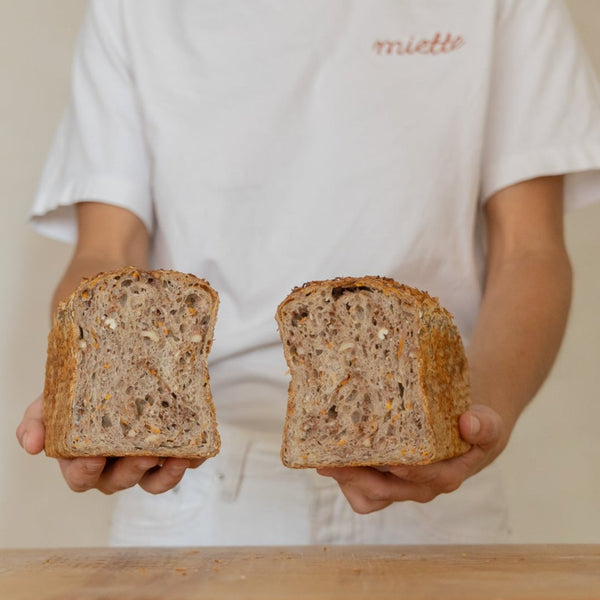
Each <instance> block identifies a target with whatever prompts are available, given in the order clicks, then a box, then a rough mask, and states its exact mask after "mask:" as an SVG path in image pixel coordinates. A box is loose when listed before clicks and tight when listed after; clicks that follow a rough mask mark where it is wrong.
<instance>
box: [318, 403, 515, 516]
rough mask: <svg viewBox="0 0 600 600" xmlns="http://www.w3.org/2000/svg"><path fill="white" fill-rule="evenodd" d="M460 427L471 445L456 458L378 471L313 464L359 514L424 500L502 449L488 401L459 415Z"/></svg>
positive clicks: (503, 438)
mask: <svg viewBox="0 0 600 600" xmlns="http://www.w3.org/2000/svg"><path fill="white" fill-rule="evenodd" d="M459 428H460V433H461V436H462V437H463V439H464V440H466V441H467V442H469V443H470V444H472V448H471V449H470V450H469V451H468V452H466V453H465V454H463V455H462V456H457V457H455V458H450V459H447V460H443V461H440V462H437V463H433V464H430V465H399V466H393V467H389V470H386V471H385V472H382V471H380V470H378V469H375V468H372V467H335V468H330V467H328V468H322V469H317V472H318V473H319V474H320V475H324V476H328V477H333V478H334V479H335V480H336V481H337V482H338V484H339V486H340V488H341V490H342V492H343V493H344V496H346V499H347V500H348V502H349V503H350V506H352V508H353V510H354V511H355V512H357V513H359V514H367V513H370V512H374V511H376V510H381V509H382V508H385V507H386V506H389V505H390V504H392V503H393V502H401V501H404V500H414V501H416V502H429V501H431V500H433V499H434V498H435V497H436V496H438V495H439V494H447V493H449V492H453V491H454V490H456V489H458V488H459V487H460V485H461V484H462V482H463V481H465V479H467V478H468V477H471V476H472V475H475V473H478V472H479V471H480V470H481V469H483V468H484V467H486V466H487V465H489V464H490V463H491V462H492V461H493V460H494V459H495V458H496V457H497V456H498V455H499V454H500V452H502V450H503V449H504V447H505V446H506V443H507V442H508V437H509V434H510V432H509V431H507V427H506V426H505V425H504V423H503V420H502V417H501V416H500V415H499V414H498V413H497V412H496V411H494V410H493V409H491V408H489V407H488V406H483V405H478V406H473V407H472V408H471V410H470V411H468V412H466V413H464V414H463V415H461V417H460V419H459Z"/></svg>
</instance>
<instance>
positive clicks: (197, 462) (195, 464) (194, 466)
mask: <svg viewBox="0 0 600 600" xmlns="http://www.w3.org/2000/svg"><path fill="white" fill-rule="evenodd" d="M205 460H206V459H205V458H194V459H192V460H190V466H189V468H190V469H197V468H198V467H199V466H200V465H202V464H204V461H205Z"/></svg>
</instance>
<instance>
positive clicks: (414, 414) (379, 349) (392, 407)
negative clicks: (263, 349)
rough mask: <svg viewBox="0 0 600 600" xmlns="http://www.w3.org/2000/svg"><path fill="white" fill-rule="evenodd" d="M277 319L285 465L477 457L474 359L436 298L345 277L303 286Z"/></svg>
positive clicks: (398, 286) (385, 281) (378, 281)
mask: <svg viewBox="0 0 600 600" xmlns="http://www.w3.org/2000/svg"><path fill="white" fill-rule="evenodd" d="M276 319H277V322H278V325H279V333H280V335H281V339H282V342H283V349H284V354H285V358H286V361H287V363H288V366H289V368H290V373H291V382H290V387H289V398H288V406H287V414H286V420H285V425H284V432H283V443H282V449H281V457H282V460H283V463H284V464H285V465H286V466H288V467H294V468H301V467H324V466H367V465H372V466H383V465H396V464H427V463H432V462H435V461H439V460H443V459H446V458H449V457H452V456H456V455H459V454H462V453H464V452H465V451H466V450H468V448H469V445H468V444H467V443H466V442H464V441H463V440H462V438H461V437H460V434H459V430H458V417H459V415H460V414H462V413H463V412H464V411H465V410H467V409H468V407H469V406H470V393H469V380H468V370H467V359H466V357H465V352H464V348H463V345H462V341H461V338H460V335H459V333H458V330H457V329H456V326H455V325H454V322H453V319H452V316H451V314H450V313H449V312H448V311H446V310H445V309H444V308H442V307H441V306H440V305H439V303H438V301H437V299H435V298H432V297H430V296H429V295H428V294H427V293H425V292H421V291H419V290H417V289H414V288H411V287H408V286H405V285H401V284H399V283H397V282H395V281H393V280H392V279H388V278H383V277H361V278H352V277H346V278H338V279H333V280H329V281H316V282H311V283H307V284H305V285H304V286H303V287H300V288H296V289H294V290H293V291H292V293H291V294H290V295H289V296H288V297H287V298H286V299H285V300H284V301H283V302H282V303H281V304H280V305H279V307H278V309H277V315H276Z"/></svg>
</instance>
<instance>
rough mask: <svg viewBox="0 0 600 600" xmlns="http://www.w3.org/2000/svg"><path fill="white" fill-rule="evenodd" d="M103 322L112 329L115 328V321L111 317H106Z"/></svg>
mask: <svg viewBox="0 0 600 600" xmlns="http://www.w3.org/2000/svg"><path fill="white" fill-rule="evenodd" d="M104 324H105V325H106V326H107V327H109V328H110V329H112V330H113V331H114V330H115V329H116V328H117V322H116V321H115V320H114V319H113V318H112V317H106V319H104Z"/></svg>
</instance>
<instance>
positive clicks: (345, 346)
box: [338, 342, 354, 352]
mask: <svg viewBox="0 0 600 600" xmlns="http://www.w3.org/2000/svg"><path fill="white" fill-rule="evenodd" d="M350 348H354V342H344V343H343V344H342V345H341V346H340V347H339V350H338V351H339V352H344V350H350Z"/></svg>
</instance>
